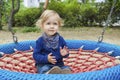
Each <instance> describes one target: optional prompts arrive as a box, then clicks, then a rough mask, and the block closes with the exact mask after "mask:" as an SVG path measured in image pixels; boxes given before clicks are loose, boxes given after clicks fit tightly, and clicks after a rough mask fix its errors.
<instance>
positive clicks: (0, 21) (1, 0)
mask: <svg viewBox="0 0 120 80" xmlns="http://www.w3.org/2000/svg"><path fill="white" fill-rule="evenodd" d="M2 10H3V0H0V30H2Z"/></svg>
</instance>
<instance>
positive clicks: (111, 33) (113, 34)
mask: <svg viewBox="0 0 120 80" xmlns="http://www.w3.org/2000/svg"><path fill="white" fill-rule="evenodd" d="M102 30H103V28H94V27H92V28H91V27H90V28H88V27H87V28H72V29H70V28H68V29H64V28H62V29H60V31H59V32H60V34H61V35H62V36H63V37H64V38H65V39H67V40H68V39H70V40H93V41H98V37H99V36H100V35H101V32H102ZM15 35H16V36H17V38H18V41H19V42H20V41H25V40H36V39H37V38H38V37H39V36H40V35H41V33H37V32H29V33H21V32H16V34H15ZM12 42H13V39H12V34H11V33H10V32H9V31H0V44H6V43H12ZM103 42H106V43H111V44H115V45H120V29H112V28H109V29H107V30H106V31H105V34H104V38H103Z"/></svg>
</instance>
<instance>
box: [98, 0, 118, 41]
mask: <svg viewBox="0 0 120 80" xmlns="http://www.w3.org/2000/svg"><path fill="white" fill-rule="evenodd" d="M115 4H116V0H114V3H113V5H112V7H111V10H110V13H109V15H108V17H107V20H106V22H105V26H104V27H103V31H102V33H101V35H100V36H99V37H98V42H99V43H101V42H102V41H103V37H104V34H105V30H106V28H107V27H108V24H109V23H110V19H111V15H112V12H113V9H114V7H115Z"/></svg>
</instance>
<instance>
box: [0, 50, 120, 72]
mask: <svg viewBox="0 0 120 80" xmlns="http://www.w3.org/2000/svg"><path fill="white" fill-rule="evenodd" d="M69 52H70V55H69V57H68V58H65V59H64V63H65V65H68V66H70V67H71V69H72V72H73V73H78V72H86V71H93V70H101V69H104V68H108V67H112V66H115V65H117V64H120V61H119V60H117V59H116V58H114V57H111V56H109V55H107V54H106V53H99V52H96V51H94V50H75V49H73V50H70V51H69ZM32 53H33V50H30V51H25V52H22V51H16V52H15V53H13V54H5V55H4V56H3V57H1V58H0V68H1V69H5V70H11V71H16V72H25V73H36V72H37V70H36V68H35V62H34V60H33V57H32Z"/></svg>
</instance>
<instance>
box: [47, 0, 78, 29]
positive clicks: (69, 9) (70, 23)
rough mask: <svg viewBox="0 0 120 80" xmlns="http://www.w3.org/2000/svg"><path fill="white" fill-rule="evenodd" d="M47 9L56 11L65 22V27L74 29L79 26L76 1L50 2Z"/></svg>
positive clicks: (54, 0) (52, 0) (53, 0)
mask: <svg viewBox="0 0 120 80" xmlns="http://www.w3.org/2000/svg"><path fill="white" fill-rule="evenodd" d="M49 9H52V10H55V11H57V12H58V13H59V14H60V16H61V17H62V18H63V19H64V21H65V23H64V24H65V26H67V27H76V26H80V22H79V13H80V4H79V3H78V2H77V0H65V1H63V2H62V1H56V0H51V2H50V4H49Z"/></svg>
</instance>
